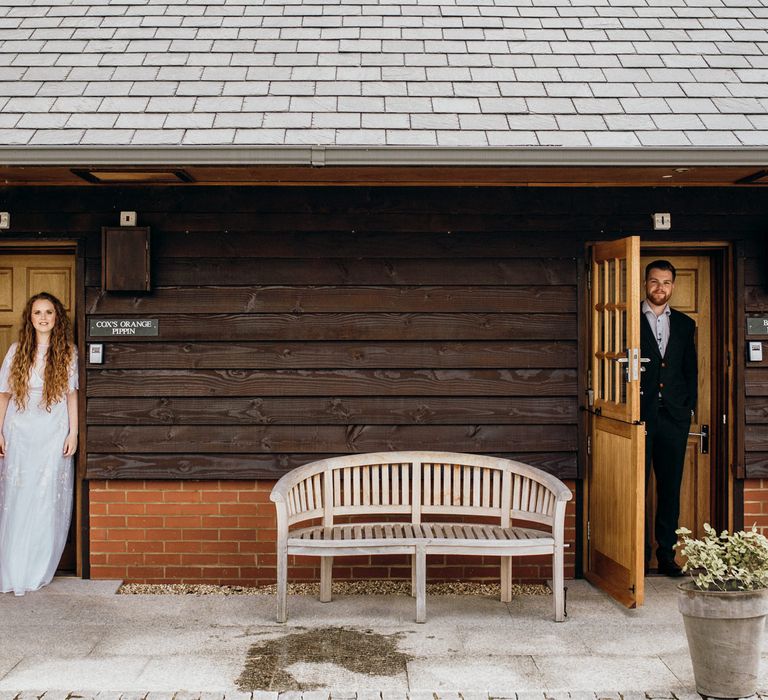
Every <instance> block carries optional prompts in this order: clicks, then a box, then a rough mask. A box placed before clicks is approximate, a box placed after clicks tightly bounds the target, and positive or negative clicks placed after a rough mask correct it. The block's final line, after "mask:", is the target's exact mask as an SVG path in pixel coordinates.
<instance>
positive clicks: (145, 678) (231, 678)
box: [127, 652, 245, 700]
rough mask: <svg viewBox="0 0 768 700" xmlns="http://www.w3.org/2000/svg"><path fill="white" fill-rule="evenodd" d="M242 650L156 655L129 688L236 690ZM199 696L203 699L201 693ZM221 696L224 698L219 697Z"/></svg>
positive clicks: (240, 668) (243, 658) (241, 661)
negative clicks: (235, 652)
mask: <svg viewBox="0 0 768 700" xmlns="http://www.w3.org/2000/svg"><path fill="white" fill-rule="evenodd" d="M244 661H245V654H243V655H242V656H237V657H235V658H233V657H232V655H231V654H229V653H227V652H224V653H221V654H207V655H202V654H195V655H193V654H180V655H177V656H163V657H155V658H152V659H150V660H149V662H148V663H147V664H146V665H145V667H144V668H143V669H142V671H141V673H140V674H139V675H138V676H137V677H136V678H135V679H134V680H133V682H132V683H131V685H129V686H127V687H129V688H135V689H137V690H138V689H140V688H152V689H153V690H194V689H195V688H205V689H206V691H209V692H210V691H213V692H217V693H224V692H227V691H234V690H238V688H237V686H236V685H235V680H236V679H237V677H238V676H239V675H240V672H241V671H242V669H243V663H244ZM200 700H204V698H203V697H202V695H201V698H200ZM220 700H223V698H221V699H220Z"/></svg>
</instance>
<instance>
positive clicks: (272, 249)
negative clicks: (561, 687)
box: [88, 216, 581, 260]
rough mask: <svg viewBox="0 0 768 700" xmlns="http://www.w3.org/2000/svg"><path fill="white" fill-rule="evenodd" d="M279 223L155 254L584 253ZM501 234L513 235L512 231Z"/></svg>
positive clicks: (472, 236)
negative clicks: (302, 229) (291, 226)
mask: <svg viewBox="0 0 768 700" xmlns="http://www.w3.org/2000/svg"><path fill="white" fill-rule="evenodd" d="M475 218H476V217H475ZM275 223H276V224H277V225H278V228H277V229H274V228H270V227H269V226H268V222H264V221H259V222H258V225H257V226H256V227H254V226H252V225H248V227H247V230H240V231H238V230H229V231H227V232H226V233H225V232H223V231H221V230H220V229H217V228H215V227H214V228H211V229H210V230H200V229H198V230H195V231H177V230H173V229H168V228H166V229H164V231H165V233H164V235H163V236H162V237H161V238H160V239H159V240H158V241H157V244H156V245H154V248H153V254H154V255H155V257H156V258H215V257H221V256H227V257H242V258H259V257H264V256H265V253H266V254H267V255H268V256H269V257H273V258H295V257H296V251H301V256H302V257H311V258H313V259H317V258H353V259H357V258H358V257H359V255H360V251H361V250H364V251H365V257H366V258H392V257H393V252H394V253H396V257H398V258H425V259H428V258H433V259H437V260H441V259H446V258H459V259H465V258H499V257H503V258H509V257H510V256H511V254H512V253H514V256H513V257H516V258H534V259H539V258H542V257H548V256H551V257H555V258H559V257H576V256H578V255H579V254H580V253H581V243H580V241H579V239H578V237H574V236H573V235H572V234H571V233H570V232H564V231H559V232H556V233H555V232H551V233H550V234H549V235H548V236H547V240H546V244H545V245H544V246H542V241H541V237H540V236H527V237H522V236H516V237H515V241H514V249H513V248H512V246H511V245H510V240H509V238H508V237H506V236H498V235H490V236H489V235H488V234H489V232H490V229H488V228H487V223H486V224H485V225H486V229H485V230H484V231H483V232H482V234H481V235H482V238H481V239H480V240H478V233H477V232H474V231H473V232H471V233H467V232H465V231H464V232H459V233H451V234H447V235H446V234H445V233H444V232H440V231H439V229H434V230H424V229H422V230H418V229H412V230H409V231H406V232H402V231H398V230H395V229H394V228H392V229H383V228H382V229H380V230H374V231H365V232H360V231H357V230H355V231H349V230H340V231H329V230H326V231H323V232H322V234H321V235H313V234H314V233H315V232H309V234H307V233H298V232H297V230H296V229H290V230H288V231H285V230H280V228H279V227H280V226H282V225H284V223H285V219H283V217H282V216H281V217H280V218H279V219H278V220H276V222H275ZM254 229H255V230H254ZM275 230H279V231H280V235H277V236H276V235H275V234H274V231H275ZM503 230H506V231H512V230H514V228H511V227H507V228H505V229H503ZM478 243H480V245H478ZM88 253H89V254H90V255H93V256H97V255H98V254H99V250H98V248H90V249H89V250H88Z"/></svg>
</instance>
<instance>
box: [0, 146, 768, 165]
mask: <svg viewBox="0 0 768 700" xmlns="http://www.w3.org/2000/svg"><path fill="white" fill-rule="evenodd" d="M0 165H3V166H35V165H59V166H103V165H110V166H126V167H128V166H169V165H176V166H183V165H220V166H260V165H282V166H286V165H297V166H313V167H322V166H427V167H429V166H442V167H446V166H459V167H467V166H479V167H482V166H495V167H499V166H504V167H515V166H518V167H519V166H551V167H579V166H581V167H584V166H601V167H626V166H649V167H659V166H670V167H675V166H755V167H766V166H768V148H751V147H740V148H695V149H694V148H535V147H533V148H482V147H480V148H461V147H452V148H448V147H444V148H440V147H432V148H431V147H390V146H377V147H366V146H351V147H344V146H265V147H261V146H250V147H242V146H168V147H138V146H124V147H122V148H121V147H101V146H23V147H17V146H0Z"/></svg>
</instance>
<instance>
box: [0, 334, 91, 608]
mask: <svg viewBox="0 0 768 700" xmlns="http://www.w3.org/2000/svg"><path fill="white" fill-rule="evenodd" d="M16 345H17V344H16V343H14V344H13V345H12V346H11V348H10V349H9V350H8V353H7V355H6V356H5V360H4V361H3V365H2V368H0V392H7V393H10V387H9V384H8V381H9V375H10V367H11V361H12V359H13V355H14V353H15V352H16ZM46 350H47V347H42V348H38V362H37V363H36V365H35V368H34V369H33V370H32V372H31V375H30V379H29V397H28V400H27V407H26V409H25V410H24V411H19V410H18V407H17V406H16V404H15V402H14V401H13V399H11V400H10V402H9V403H8V410H7V412H6V414H5V421H4V423H3V435H4V437H5V458H2V457H0V592H2V593H10V592H13V593H15V594H16V595H24V593H26V592H27V591H35V590H37V589H38V588H40V587H42V586H45V585H46V584H48V583H50V582H51V579H52V578H53V575H54V573H56V567H57V566H58V563H59V559H61V553H62V551H63V550H64V545H65V544H66V542H67V534H68V532H69V523H70V518H71V517H72V484H73V474H72V457H64V456H63V455H62V452H63V450H64V440H65V439H66V437H67V435H68V433H69V416H68V413H67V399H66V396H64V397H62V398H61V400H60V401H59V402H58V403H56V404H54V405H53V406H51V408H50V411H47V410H46V409H45V408H44V407H42V406H41V405H40V404H41V401H42V395H43V376H42V375H43V371H44V364H43V363H44V353H45V351H46ZM75 389H77V356H76V355H74V356H73V359H72V364H71V366H70V368H69V391H73V390H75Z"/></svg>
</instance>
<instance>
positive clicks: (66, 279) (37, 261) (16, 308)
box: [0, 253, 77, 573]
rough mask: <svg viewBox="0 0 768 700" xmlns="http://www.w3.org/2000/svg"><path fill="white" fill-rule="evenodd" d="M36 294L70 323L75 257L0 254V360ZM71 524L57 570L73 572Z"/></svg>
mask: <svg viewBox="0 0 768 700" xmlns="http://www.w3.org/2000/svg"><path fill="white" fill-rule="evenodd" d="M39 292H50V293H51V294H53V295H54V296H55V297H58V299H60V300H61V303H62V304H64V307H65V308H66V310H67V313H68V314H69V317H70V319H71V320H72V322H73V323H74V319H75V256H74V255H71V254H66V253H40V254H37V253H23V254H22V253H18V254H17V253H6V254H3V255H0V352H1V353H2V357H5V353H6V352H7V351H8V348H9V347H10V346H11V343H13V342H14V341H15V340H17V339H18V335H19V329H20V327H21V314H22V312H23V311H24V305H25V304H26V303H27V299H29V297H31V296H32V295H33V294H37V293H39ZM75 521H76V518H75V517H74V514H73V518H72V525H71V527H70V528H69V536H68V538H67V545H66V547H65V548H64V553H63V554H62V556H61V562H60V563H59V570H60V571H62V572H67V573H72V572H74V571H75V570H76V550H77V548H76V539H75V532H76V527H75Z"/></svg>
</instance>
